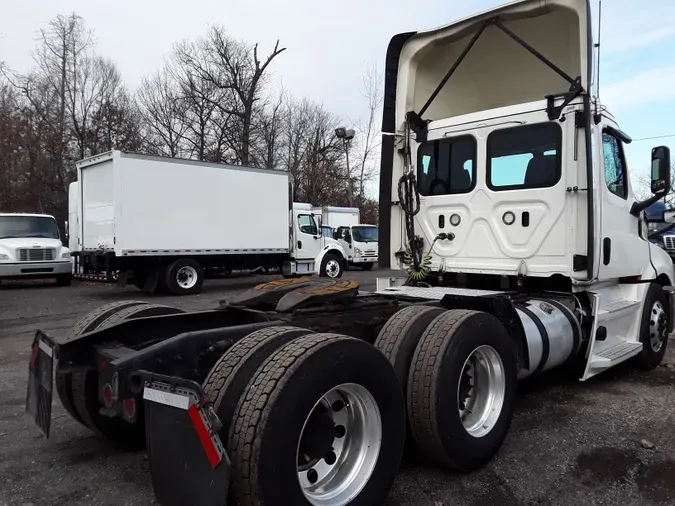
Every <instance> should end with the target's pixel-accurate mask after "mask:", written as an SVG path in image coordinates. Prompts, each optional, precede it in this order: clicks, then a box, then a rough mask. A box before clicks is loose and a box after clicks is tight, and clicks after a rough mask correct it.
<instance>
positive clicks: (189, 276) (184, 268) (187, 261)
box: [164, 258, 204, 295]
mask: <svg viewBox="0 0 675 506" xmlns="http://www.w3.org/2000/svg"><path fill="white" fill-rule="evenodd" d="M203 282H204V269H203V268H202V266H201V265H199V262H197V261H196V260H192V259H191V258H181V259H179V260H176V261H174V262H172V263H171V264H169V265H168V266H167V268H166V270H165V271H164V286H165V287H166V289H167V290H168V291H169V293H171V294H173V295H193V294H196V293H199V292H200V291H201V289H202V283H203Z"/></svg>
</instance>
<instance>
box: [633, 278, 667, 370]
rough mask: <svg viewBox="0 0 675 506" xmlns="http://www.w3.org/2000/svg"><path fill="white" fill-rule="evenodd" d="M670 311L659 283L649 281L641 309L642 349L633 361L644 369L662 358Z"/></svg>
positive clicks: (649, 367)
mask: <svg viewBox="0 0 675 506" xmlns="http://www.w3.org/2000/svg"><path fill="white" fill-rule="evenodd" d="M669 318H670V312H669V309H668V301H667V298H666V294H665V292H664V291H663V288H662V287H661V285H659V284H657V283H651V284H650V285H649V288H648V289H647V295H646V297H645V304H644V307H643V309H642V320H641V327H640V342H641V343H642V351H641V352H640V354H639V355H638V356H637V357H635V361H636V362H637V363H638V365H640V366H641V367H643V368H645V369H651V368H653V367H656V366H657V365H659V364H660V363H661V361H662V360H663V356H664V355H665V354H666V347H667V346H668V321H669Z"/></svg>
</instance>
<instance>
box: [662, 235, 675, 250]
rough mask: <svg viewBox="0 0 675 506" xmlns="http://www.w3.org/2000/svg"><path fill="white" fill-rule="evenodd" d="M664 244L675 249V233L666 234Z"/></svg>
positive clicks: (667, 247)
mask: <svg viewBox="0 0 675 506" xmlns="http://www.w3.org/2000/svg"><path fill="white" fill-rule="evenodd" d="M663 245H664V246H665V247H666V249H675V235H666V236H664V237H663Z"/></svg>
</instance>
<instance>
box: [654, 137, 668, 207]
mask: <svg viewBox="0 0 675 506" xmlns="http://www.w3.org/2000/svg"><path fill="white" fill-rule="evenodd" d="M668 192H670V149H669V148H668V147H667V146H659V147H656V148H654V149H652V193H653V194H654V195H665V194H667V193H668Z"/></svg>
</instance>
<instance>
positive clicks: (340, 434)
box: [335, 425, 347, 439]
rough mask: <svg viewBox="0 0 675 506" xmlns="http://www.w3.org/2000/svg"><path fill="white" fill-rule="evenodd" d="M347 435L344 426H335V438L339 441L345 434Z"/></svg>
mask: <svg viewBox="0 0 675 506" xmlns="http://www.w3.org/2000/svg"><path fill="white" fill-rule="evenodd" d="M346 433H347V429H345V427H344V425H336V426H335V437H336V438H338V439H340V438H343V437H345V434H346Z"/></svg>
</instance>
